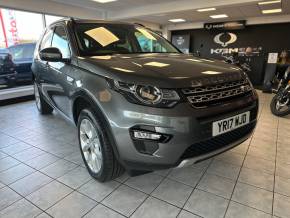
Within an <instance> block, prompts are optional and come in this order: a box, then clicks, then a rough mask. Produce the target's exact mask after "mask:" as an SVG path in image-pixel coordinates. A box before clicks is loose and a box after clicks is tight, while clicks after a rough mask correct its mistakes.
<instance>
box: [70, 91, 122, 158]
mask: <svg viewBox="0 0 290 218" xmlns="http://www.w3.org/2000/svg"><path fill="white" fill-rule="evenodd" d="M72 105H73V107H72V114H73V121H74V124H75V125H77V123H78V117H79V114H80V112H81V111H82V110H83V109H85V108H91V109H92V110H93V112H94V113H95V115H96V116H97V117H98V118H99V119H100V120H101V122H102V124H103V125H104V126H105V128H106V133H107V134H108V137H109V141H110V143H111V145H112V147H113V151H114V153H115V156H116V158H117V159H118V160H119V152H118V149H117V146H116V142H115V137H114V136H113V133H112V129H111V126H110V123H109V121H108V119H107V118H106V116H105V114H104V112H103V110H102V109H101V107H100V105H99V104H98V103H97V102H96V100H94V98H93V97H92V96H90V94H88V93H87V92H86V91H84V90H81V91H79V92H78V93H77V94H75V95H74V97H73V104H72Z"/></svg>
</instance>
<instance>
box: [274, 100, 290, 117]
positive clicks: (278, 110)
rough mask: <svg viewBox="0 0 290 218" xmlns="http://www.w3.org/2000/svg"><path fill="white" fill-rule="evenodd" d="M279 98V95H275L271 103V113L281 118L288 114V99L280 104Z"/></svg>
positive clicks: (289, 109) (289, 111)
mask: <svg viewBox="0 0 290 218" xmlns="http://www.w3.org/2000/svg"><path fill="white" fill-rule="evenodd" d="M280 99H281V97H280V96H279V95H275V96H274V98H273V99H272V101H271V105H270V107H271V112H272V113H273V114H274V115H276V116H278V117H283V116H286V115H288V114H289V113H290V107H289V105H288V103H289V99H284V100H283V102H281V100H280Z"/></svg>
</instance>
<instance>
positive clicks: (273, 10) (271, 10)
mask: <svg viewBox="0 0 290 218" xmlns="http://www.w3.org/2000/svg"><path fill="white" fill-rule="evenodd" d="M281 12H282V9H281V8H277V9H270V10H262V13H263V14H274V13H281Z"/></svg>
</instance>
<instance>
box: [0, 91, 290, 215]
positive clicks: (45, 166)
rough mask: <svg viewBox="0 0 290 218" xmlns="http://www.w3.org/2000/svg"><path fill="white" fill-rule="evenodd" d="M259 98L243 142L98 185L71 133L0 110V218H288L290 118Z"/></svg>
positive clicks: (27, 114)
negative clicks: (179, 165)
mask: <svg viewBox="0 0 290 218" xmlns="http://www.w3.org/2000/svg"><path fill="white" fill-rule="evenodd" d="M259 95H260V103H261V107H260V116H259V124H258V127H257V129H256V131H255V133H254V135H253V137H252V138H251V140H248V141H247V142H245V143H243V144H242V145H240V146H238V147H237V148H235V149H233V150H232V151H229V152H227V153H225V154H222V155H220V156H217V157H215V158H213V159H211V160H208V161H205V162H202V163H200V164H197V165H194V166H192V167H188V168H183V169H174V170H166V171H160V172H155V173H151V174H147V175H143V176H139V177H132V178H129V177H128V176H127V175H124V176H122V177H121V178H119V179H117V180H116V181H112V182H109V183H104V184H100V183H98V182H96V181H94V180H93V179H91V178H90V176H89V175H88V173H87V171H86V169H85V168H84V165H83V163H82V160H81V157H80V153H79V150H78V145H77V138H76V129H75V127H74V126H72V125H71V124H69V123H67V121H65V120H63V119H60V118H59V116H58V115H50V116H41V115H39V114H38V113H37V110H36V108H35V105H34V102H33V101H30V102H26V103H20V104H15V105H9V106H3V107H1V108H0V217H1V218H4V217H17V218H21V217H29V218H30V217H35V216H38V215H39V216H38V217H49V216H52V217H62V218H63V217H70V218H71V217H82V216H84V217H101V218H105V217H123V216H122V215H124V216H125V217H130V216H132V217H137V218H142V217H148V218H152V217H154V218H157V217H160V218H161V217H166V218H169V217H182V218H190V217H213V218H218V217H235V218H237V217H243V218H244V217H263V218H264V217H272V216H271V215H273V214H274V215H275V216H277V217H290V117H286V118H280V119H278V118H277V117H274V116H273V115H272V114H271V113H270V111H269V102H270V100H271V95H265V94H262V93H259Z"/></svg>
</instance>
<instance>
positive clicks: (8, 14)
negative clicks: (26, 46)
mask: <svg viewBox="0 0 290 218" xmlns="http://www.w3.org/2000/svg"><path fill="white" fill-rule="evenodd" d="M0 19H1V26H2V30H3V31H2V32H3V35H4V40H5V44H6V47H9V46H12V45H16V44H18V43H19V36H18V29H17V22H16V17H15V11H14V10H9V9H0Z"/></svg>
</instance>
